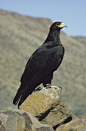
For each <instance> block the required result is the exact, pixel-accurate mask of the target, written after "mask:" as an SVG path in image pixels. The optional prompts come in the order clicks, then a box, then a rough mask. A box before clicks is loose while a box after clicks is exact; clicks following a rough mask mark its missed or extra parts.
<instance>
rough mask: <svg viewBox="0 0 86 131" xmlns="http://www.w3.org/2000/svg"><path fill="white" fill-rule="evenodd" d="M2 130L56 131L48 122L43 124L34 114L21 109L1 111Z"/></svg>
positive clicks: (0, 125) (0, 124)
mask: <svg viewBox="0 0 86 131" xmlns="http://www.w3.org/2000/svg"><path fill="white" fill-rule="evenodd" d="M0 131H54V130H53V128H52V127H51V126H49V125H46V124H41V123H40V122H39V121H38V120H37V119H36V118H35V117H34V116H33V115H32V114H30V113H28V112H25V111H22V110H19V109H11V108H8V109H4V110H2V111H0Z"/></svg>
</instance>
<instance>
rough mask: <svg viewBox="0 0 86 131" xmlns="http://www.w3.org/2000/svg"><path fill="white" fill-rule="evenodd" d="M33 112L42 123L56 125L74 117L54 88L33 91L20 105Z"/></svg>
mask: <svg viewBox="0 0 86 131" xmlns="http://www.w3.org/2000/svg"><path fill="white" fill-rule="evenodd" d="M19 108H20V109H22V110H25V111H28V112H30V113H31V114H33V115H34V116H35V117H36V118H37V119H38V120H39V121H41V123H43V124H48V125H51V126H52V127H54V128H55V127H56V126H58V125H61V124H63V123H66V122H69V121H71V120H72V119H73V115H72V113H71V112H70V111H69V110H68V109H67V108H66V106H65V105H64V103H63V102H62V100H61V99H60V97H59V95H58V93H57V91H56V90H55V89H54V88H49V89H46V88H44V89H42V90H41V91H38V92H35V93H33V94H32V95H31V96H29V98H28V99H27V100H26V101H25V102H24V103H23V104H22V105H21V106H20V107H19Z"/></svg>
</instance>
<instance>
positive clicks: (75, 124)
mask: <svg viewBox="0 0 86 131" xmlns="http://www.w3.org/2000/svg"><path fill="white" fill-rule="evenodd" d="M84 129H85V130H84ZM56 131H86V126H85V122H84V121H82V120H81V119H79V118H75V119H73V120H72V121H70V122H68V123H66V124H63V125H61V126H59V127H58V128H57V129H56Z"/></svg>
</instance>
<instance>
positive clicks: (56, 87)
mask: <svg viewBox="0 0 86 131" xmlns="http://www.w3.org/2000/svg"><path fill="white" fill-rule="evenodd" d="M51 87H53V88H55V89H56V90H57V92H58V93H61V91H62V87H61V86H51Z"/></svg>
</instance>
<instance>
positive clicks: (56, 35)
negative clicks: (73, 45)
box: [44, 31, 61, 44]
mask: <svg viewBox="0 0 86 131" xmlns="http://www.w3.org/2000/svg"><path fill="white" fill-rule="evenodd" d="M50 41H53V42H54V43H57V44H61V41H60V32H57V31H54V32H49V34H48V37H47V38H46V40H45V42H44V43H47V42H50Z"/></svg>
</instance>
